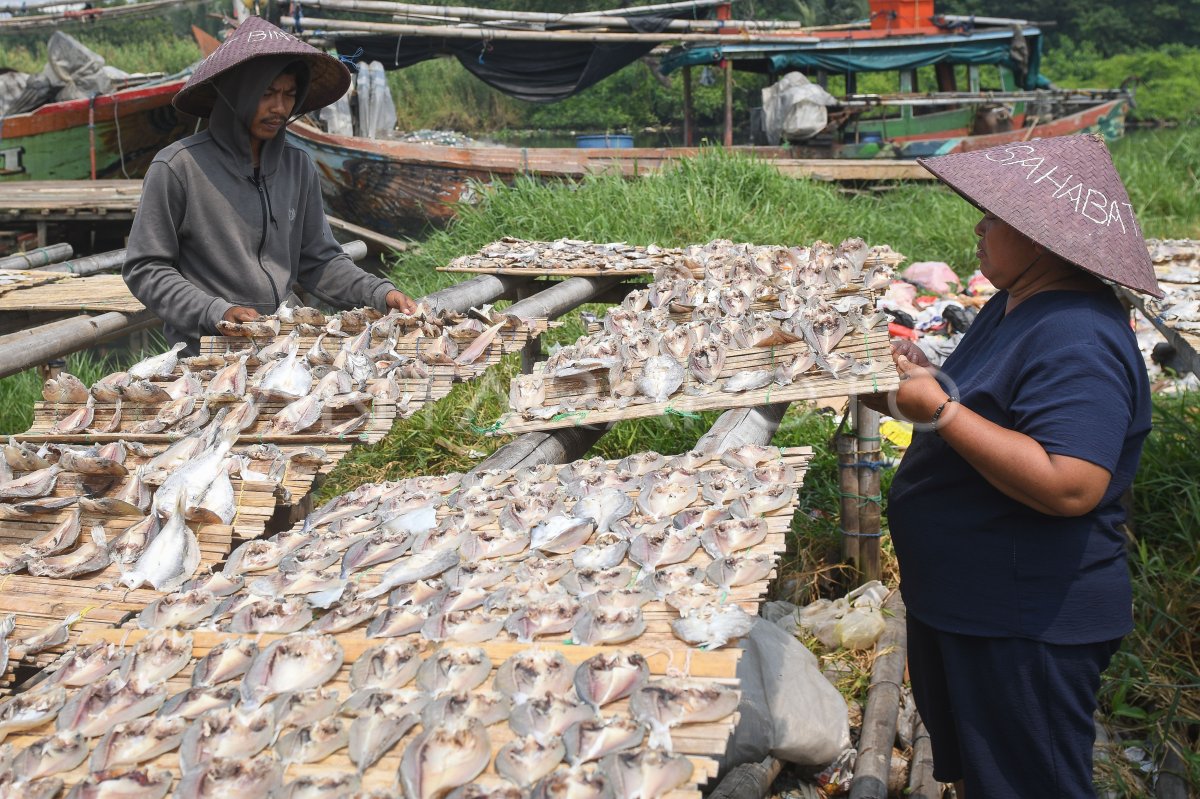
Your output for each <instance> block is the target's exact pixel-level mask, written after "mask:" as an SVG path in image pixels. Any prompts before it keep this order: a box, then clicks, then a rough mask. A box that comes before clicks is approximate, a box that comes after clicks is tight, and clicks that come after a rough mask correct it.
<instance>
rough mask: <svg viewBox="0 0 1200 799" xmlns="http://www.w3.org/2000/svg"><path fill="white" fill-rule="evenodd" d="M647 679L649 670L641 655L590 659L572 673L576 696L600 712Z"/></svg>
mask: <svg viewBox="0 0 1200 799" xmlns="http://www.w3.org/2000/svg"><path fill="white" fill-rule="evenodd" d="M649 676H650V666H649V664H647V663H646V659H645V658H644V657H643V656H642V655H640V654H637V653H632V654H625V653H613V654H603V653H602V654H599V655H593V656H592V657H590V658H588V659H587V660H585V661H584V662H583V663H581V664H579V667H578V668H577V669H576V670H575V675H574V684H575V693H576V694H577V695H578V696H579V698H580V699H582V700H583V701H584V702H587V703H588V704H589V705H591V706H592V707H593V708H595V709H596V711H597V712H599V710H600V708H601V707H603V706H604V705H607V704H609V703H610V702H616V701H617V700H619V699H624V698H625V697H627V696H629V695H630V694H632V693H633V692H634V691H635V690H637V688H638V687H640V686H641V685H642V684H643V683H644V682H645V681H646V680H647V679H648V678H649Z"/></svg>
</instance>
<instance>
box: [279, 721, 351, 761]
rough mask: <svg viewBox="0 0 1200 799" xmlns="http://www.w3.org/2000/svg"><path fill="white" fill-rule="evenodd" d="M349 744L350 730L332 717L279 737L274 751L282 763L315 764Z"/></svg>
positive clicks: (343, 723)
mask: <svg viewBox="0 0 1200 799" xmlns="http://www.w3.org/2000/svg"><path fill="white" fill-rule="evenodd" d="M349 742H350V730H349V728H348V727H347V725H346V724H345V722H343V721H342V720H341V719H340V718H338V717H337V716H333V717H331V718H326V719H322V720H320V721H317V722H314V723H312V724H309V725H308V726H306V727H298V728H296V729H294V730H292V731H291V732H287V733H284V734H283V735H282V736H280V738H279V741H278V742H277V743H276V744H275V751H276V752H277V753H278V754H279V756H280V757H281V758H283V762H284V763H317V762H320V761H322V760H324V759H325V758H327V757H329V755H331V754H333V753H334V752H336V751H337V750H339V749H341V748H342V747H344V746H346V744H348V743H349Z"/></svg>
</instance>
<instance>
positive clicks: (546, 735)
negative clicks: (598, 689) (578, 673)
mask: <svg viewBox="0 0 1200 799" xmlns="http://www.w3.org/2000/svg"><path fill="white" fill-rule="evenodd" d="M593 716H594V713H593V711H592V709H591V708H590V707H588V706H587V705H584V704H581V703H580V702H577V701H575V699H574V697H570V696H552V695H546V696H542V697H539V698H535V699H530V700H528V701H526V702H523V703H521V704H519V705H515V706H514V707H513V709H512V714H511V715H510V716H509V719H508V726H509V727H511V728H512V731H513V732H515V733H516V734H517V735H527V736H530V735H531V736H533V737H534V738H536V739H537V740H539V741H542V742H543V743H544V742H546V741H549V740H552V739H555V738H557V737H558V736H560V735H562V733H563V732H564V731H565V730H566V729H567V727H570V726H571V725H572V724H575V723H576V722H579V721H584V720H586V719H590V718H592V717H593Z"/></svg>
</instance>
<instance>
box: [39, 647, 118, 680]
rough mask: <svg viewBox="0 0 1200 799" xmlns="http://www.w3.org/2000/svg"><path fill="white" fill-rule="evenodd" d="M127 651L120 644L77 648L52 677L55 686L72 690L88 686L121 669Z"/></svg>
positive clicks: (66, 655)
mask: <svg viewBox="0 0 1200 799" xmlns="http://www.w3.org/2000/svg"><path fill="white" fill-rule="evenodd" d="M124 661H125V650H124V649H123V648H122V647H121V646H120V645H119V644H112V643H106V642H104V641H100V642H97V643H94V644H88V645H87V646H84V647H76V648H75V649H73V650H71V651H69V652H68V653H67V654H65V655H64V656H63V661H62V662H61V665H60V666H59V667H58V669H57V670H56V671H55V672H54V673H53V674H52V675H51V676H50V682H51V684H53V685H63V686H67V687H71V688H78V687H80V686H84V685H88V684H90V683H93V682H95V681H96V680H98V679H100V678H101V677H103V676H105V675H106V674H108V673H109V672H111V671H112V670H113V669H117V668H120V666H121V664H122V663H123V662H124Z"/></svg>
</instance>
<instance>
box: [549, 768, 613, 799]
mask: <svg viewBox="0 0 1200 799" xmlns="http://www.w3.org/2000/svg"><path fill="white" fill-rule="evenodd" d="M611 796H612V789H611V788H610V787H609V783H608V778H607V777H605V776H604V774H603V773H602V771H601V770H600V769H596V768H589V767H573V768H565V767H560V768H558V769H556V770H555V771H553V772H551V773H550V774H549V775H548V776H546V777H544V778H543V779H542V781H541V782H539V783H538V784H537V786H536V787H535V788H534V789H533V793H532V799H611Z"/></svg>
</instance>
